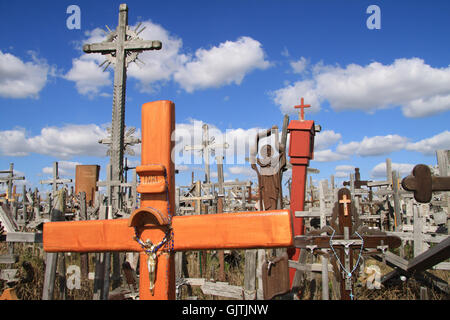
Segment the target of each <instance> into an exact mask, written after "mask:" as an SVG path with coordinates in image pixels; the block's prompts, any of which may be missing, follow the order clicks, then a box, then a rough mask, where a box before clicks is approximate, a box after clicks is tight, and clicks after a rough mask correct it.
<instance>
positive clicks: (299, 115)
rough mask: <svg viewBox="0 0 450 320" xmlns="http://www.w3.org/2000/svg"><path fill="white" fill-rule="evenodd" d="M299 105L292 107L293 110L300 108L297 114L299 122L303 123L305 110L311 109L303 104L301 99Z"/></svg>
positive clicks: (308, 105)
mask: <svg viewBox="0 0 450 320" xmlns="http://www.w3.org/2000/svg"><path fill="white" fill-rule="evenodd" d="M300 102H301V104H300V105H299V106H294V108H295V109H299V108H300V112H299V114H298V119H299V120H300V121H305V108H309V107H311V105H310V104H304V101H303V98H301V99H300Z"/></svg>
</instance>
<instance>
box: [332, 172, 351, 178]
mask: <svg viewBox="0 0 450 320" xmlns="http://www.w3.org/2000/svg"><path fill="white" fill-rule="evenodd" d="M334 176H335V177H336V178H348V177H349V173H348V172H346V171H336V173H335V174H334Z"/></svg>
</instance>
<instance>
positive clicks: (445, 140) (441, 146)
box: [406, 130, 450, 155]
mask: <svg viewBox="0 0 450 320" xmlns="http://www.w3.org/2000/svg"><path fill="white" fill-rule="evenodd" d="M406 149H407V150H411V151H417V152H421V153H423V154H426V155H433V154H435V152H436V150H449V149H450V131H448V130H446V131H444V132H442V133H439V134H437V135H435V136H433V137H431V138H427V139H423V140H420V141H417V142H414V143H409V144H408V145H407V146H406Z"/></svg>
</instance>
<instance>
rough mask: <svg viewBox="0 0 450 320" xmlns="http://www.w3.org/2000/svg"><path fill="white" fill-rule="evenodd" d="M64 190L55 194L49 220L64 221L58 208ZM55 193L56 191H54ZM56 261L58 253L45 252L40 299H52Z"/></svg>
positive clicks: (61, 202)
mask: <svg viewBox="0 0 450 320" xmlns="http://www.w3.org/2000/svg"><path fill="white" fill-rule="evenodd" d="M63 192H64V190H62V191H60V193H59V194H58V196H57V197H56V194H55V197H56V199H55V202H56V204H57V207H56V206H55V208H53V209H52V210H51V216H50V221H64V211H62V210H60V209H61V207H62V205H63V203H64V200H63V194H62V193H63ZM55 193H56V192H55ZM62 255H64V253H62ZM57 262H58V253H47V257H46V261H45V274H44V288H43V291H42V300H53V294H54V290H55V278H56V268H57Z"/></svg>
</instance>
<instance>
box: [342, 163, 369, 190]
mask: <svg viewBox="0 0 450 320" xmlns="http://www.w3.org/2000/svg"><path fill="white" fill-rule="evenodd" d="M368 182H370V181H368V180H361V175H360V173H359V168H355V180H354V181H353V184H354V186H355V188H356V189H360V188H361V187H362V186H367V183H368ZM342 185H344V186H350V185H351V181H344V182H343V183H342Z"/></svg>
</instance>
